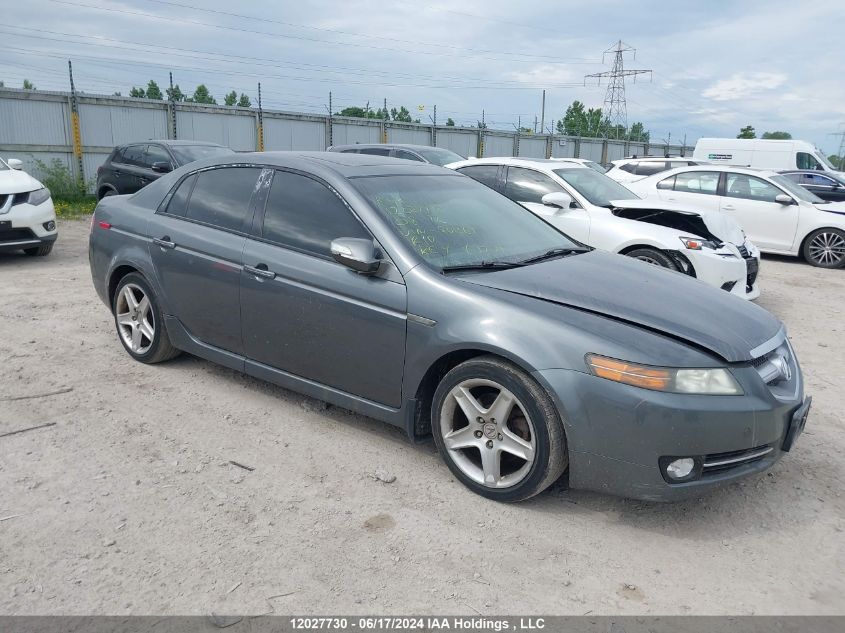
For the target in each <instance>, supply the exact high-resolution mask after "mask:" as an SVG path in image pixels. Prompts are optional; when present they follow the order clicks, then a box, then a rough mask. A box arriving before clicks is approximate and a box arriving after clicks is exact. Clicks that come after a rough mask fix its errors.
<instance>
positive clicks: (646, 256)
mask: <svg viewBox="0 0 845 633" xmlns="http://www.w3.org/2000/svg"><path fill="white" fill-rule="evenodd" d="M625 255H626V256H627V257H633V258H634V259H639V260H640V261H641V262H646V263H647V264H654V265H655V266H660V267H661V268H668V269H669V270H675V271H677V270H678V266H677V264H675V262H674V261H672V258H671V257H669V256H668V255H667V254H666V253H664V252H663V251H660V250H657V249H656V248H648V247H643V248H635V249H634V250H632V251H628V252H627V253H625Z"/></svg>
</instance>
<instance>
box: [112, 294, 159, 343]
mask: <svg viewBox="0 0 845 633" xmlns="http://www.w3.org/2000/svg"><path fill="white" fill-rule="evenodd" d="M114 312H115V316H116V318H117V327H118V330H119V331H120V337H121V338H122V339H123V342H124V344H125V345H126V347H128V348H129V349H130V350H131V351H132V352H133V353H135V354H145V353H146V352H148V351H149V349H150V347H152V345H153V339H154V338H155V316H154V315H153V311H152V307H151V305H150V299H149V297H148V296H147V294H146V293H145V292H144V290H143V289H142V288H141V287H140V286H138V285H136V284H132V283H130V284H126V285H125V286H124V287H123V288H122V289H121V291H120V294H119V295H118V297H117V301H116V302H115V308H114Z"/></svg>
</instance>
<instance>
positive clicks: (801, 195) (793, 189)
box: [769, 176, 825, 204]
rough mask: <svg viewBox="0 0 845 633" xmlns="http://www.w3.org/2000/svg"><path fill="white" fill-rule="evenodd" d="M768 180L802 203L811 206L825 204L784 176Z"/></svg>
mask: <svg viewBox="0 0 845 633" xmlns="http://www.w3.org/2000/svg"><path fill="white" fill-rule="evenodd" d="M769 180H771V181H772V182H773V183H775V184H777V185H778V186H779V187H781V188H782V189H786V190H787V191H788V192H789V193H791V194H792V195H793V196H795V197H796V198H798V199H799V200H803V201H804V202H812V203H813V204H825V201H824V200H822V199H821V198H819V197H818V196H817V195H816V194H814V193H813V192H812V191H809V190H807V189H804V187H802V186H801V185H799V184H796V183H794V182H792V181H791V180H790V179H789V178H787V177H786V176H772V177H771V178H770V179H769Z"/></svg>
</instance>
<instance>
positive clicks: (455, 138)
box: [437, 128, 478, 157]
mask: <svg viewBox="0 0 845 633" xmlns="http://www.w3.org/2000/svg"><path fill="white" fill-rule="evenodd" d="M437 147H442V148H444V149H449V150H452V151H453V152H455V153H456V154H460V155H461V156H467V157H469V156H475V155H476V154H477V153H478V133H477V132H470V131H466V132H461V131H458V130H450V129H449V128H446V129H445V130H444V129H442V128H438V130H437Z"/></svg>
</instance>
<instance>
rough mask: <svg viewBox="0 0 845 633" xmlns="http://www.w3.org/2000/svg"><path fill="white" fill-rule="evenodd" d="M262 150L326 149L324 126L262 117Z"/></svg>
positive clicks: (322, 123) (302, 121)
mask: <svg viewBox="0 0 845 633" xmlns="http://www.w3.org/2000/svg"><path fill="white" fill-rule="evenodd" d="M264 149H266V150H270V151H271V150H309V151H318V152H319V151H322V150H324V149H326V124H325V123H324V122H322V121H305V120H299V119H281V118H275V117H272V118H270V117H266V116H265V117H264Z"/></svg>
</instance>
